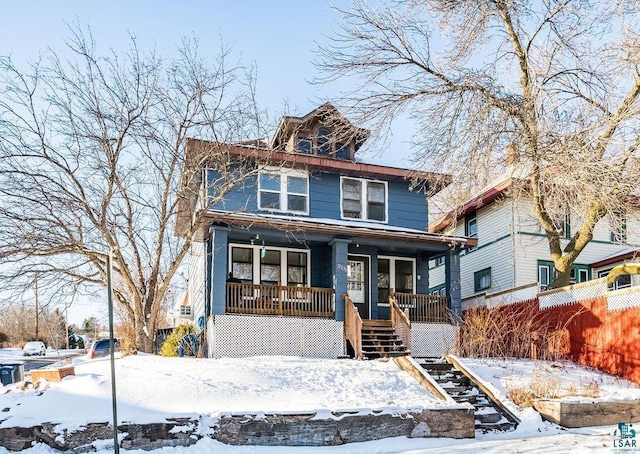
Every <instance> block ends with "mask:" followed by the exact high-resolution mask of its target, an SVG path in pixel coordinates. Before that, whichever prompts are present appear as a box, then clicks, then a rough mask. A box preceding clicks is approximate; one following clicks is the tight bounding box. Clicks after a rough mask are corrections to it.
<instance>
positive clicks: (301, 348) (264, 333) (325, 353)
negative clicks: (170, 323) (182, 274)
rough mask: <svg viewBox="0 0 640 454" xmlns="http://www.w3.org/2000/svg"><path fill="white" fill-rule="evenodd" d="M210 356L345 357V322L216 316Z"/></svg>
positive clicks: (211, 328)
mask: <svg viewBox="0 0 640 454" xmlns="http://www.w3.org/2000/svg"><path fill="white" fill-rule="evenodd" d="M207 328H208V347H209V356H210V357H212V358H221V357H224V356H226V357H232V358H242V357H247V356H271V355H282V356H304V357H310V358H336V357H338V356H340V355H342V354H344V341H343V337H344V336H343V332H344V323H343V322H338V321H336V320H331V319H321V318H300V317H275V316H260V315H215V316H212V317H211V318H210V319H209V323H208V327H207Z"/></svg>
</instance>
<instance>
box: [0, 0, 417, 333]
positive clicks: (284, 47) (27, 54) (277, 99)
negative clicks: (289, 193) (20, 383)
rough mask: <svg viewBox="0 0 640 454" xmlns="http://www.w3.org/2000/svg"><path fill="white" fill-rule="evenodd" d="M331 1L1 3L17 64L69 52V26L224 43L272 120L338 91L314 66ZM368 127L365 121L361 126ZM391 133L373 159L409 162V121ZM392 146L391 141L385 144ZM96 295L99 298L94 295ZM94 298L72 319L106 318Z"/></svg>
mask: <svg viewBox="0 0 640 454" xmlns="http://www.w3.org/2000/svg"><path fill="white" fill-rule="evenodd" d="M331 5H334V6H336V7H341V8H346V7H348V5H349V1H348V0H331V3H329V1H327V0H306V1H300V0H297V1H294V0H272V1H263V0H261V1H259V0H238V1H221V0H209V1H206V0H181V1H179V2H178V1H173V2H169V1H157V0H156V1H151V0H136V1H135V2H131V1H122V0H114V1H109V2H92V1H78V0H65V1H42V0H30V1H28V2H7V3H5V4H3V14H2V20H1V21H2V22H1V25H0V43H2V44H1V46H0V56H6V55H10V56H11V58H12V59H14V61H15V62H17V63H19V64H20V63H24V64H26V62H28V61H33V60H35V59H37V58H38V56H39V55H41V54H42V53H44V52H45V51H46V50H47V48H52V49H54V50H55V51H56V52H57V53H58V54H59V55H64V54H65V52H66V50H65V41H66V40H67V39H68V38H69V36H70V31H69V27H70V26H73V25H74V24H79V25H80V26H81V27H89V28H90V29H91V32H92V34H93V37H94V39H95V42H96V44H97V47H98V50H99V52H100V53H108V52H109V50H110V49H113V50H114V51H116V52H119V51H124V50H126V49H127V47H128V46H129V44H130V35H133V36H135V37H136V40H137V43H138V46H139V47H140V48H141V49H143V50H150V49H155V50H157V51H158V52H159V53H160V54H162V55H167V56H170V55H171V54H172V52H175V49H176V47H177V46H178V45H179V44H180V42H181V40H182V39H183V38H185V37H195V38H197V39H198V40H199V49H200V52H201V54H202V55H203V56H210V57H211V58H214V57H215V56H216V55H217V54H218V51H219V49H220V46H221V44H223V45H225V46H230V47H231V49H232V52H233V56H234V58H235V59H237V60H238V61H241V62H243V63H245V64H255V66H256V68H257V98H258V104H259V106H260V107H261V108H263V109H266V110H267V112H269V115H270V117H271V118H272V119H275V121H277V119H279V118H280V116H281V115H283V114H290V115H304V114H306V113H308V112H310V111H311V110H312V109H314V108H315V107H317V106H318V105H320V104H322V103H323V102H325V101H331V100H334V99H335V98H336V97H337V96H338V95H339V93H340V89H341V86H340V83H335V84H332V85H331V86H319V85H316V84H312V83H311V81H312V80H313V79H314V77H315V76H316V73H317V71H316V69H315V67H314V65H313V60H314V59H315V53H314V49H315V48H316V43H322V42H326V38H325V35H331V33H334V32H335V31H336V30H337V29H338V21H339V18H340V16H339V14H338V13H337V12H336V11H335V10H334V9H332V7H331ZM359 126H365V127H366V125H359ZM392 133H394V134H395V136H394V138H392V139H390V140H391V142H389V143H388V144H386V145H384V148H385V149H384V150H383V149H382V148H381V147H383V145H382V144H381V145H380V147H378V148H376V145H375V144H373V145H372V146H370V147H369V149H370V150H371V151H370V153H371V156H372V157H371V158H370V159H368V160H369V161H371V162H377V163H379V164H386V165H392V166H403V165H404V164H406V165H407V166H409V164H408V163H407V162H406V161H405V160H404V158H405V157H406V156H407V155H408V145H406V144H405V143H404V141H406V140H409V133H408V132H407V129H406V126H405V125H398V128H397V131H396V130H395V128H393V131H392ZM387 146H388V148H387ZM96 298H100V297H99V296H97V297H96ZM97 306H100V307H102V306H103V305H96V302H95V301H94V300H89V299H85V300H83V301H81V302H77V303H73V304H72V305H71V307H70V308H69V310H68V316H69V322H70V323H74V324H76V325H80V324H81V323H82V321H83V320H84V319H86V318H87V317H89V316H91V315H97V316H98V318H99V319H101V320H106V309H105V310H101V311H96V310H95V308H96V307H97Z"/></svg>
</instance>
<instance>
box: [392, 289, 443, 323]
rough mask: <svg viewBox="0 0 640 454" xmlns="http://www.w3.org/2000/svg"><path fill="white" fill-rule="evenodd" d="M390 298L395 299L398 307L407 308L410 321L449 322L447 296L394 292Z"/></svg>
mask: <svg viewBox="0 0 640 454" xmlns="http://www.w3.org/2000/svg"><path fill="white" fill-rule="evenodd" d="M390 298H393V299H394V300H395V301H396V303H397V304H398V307H399V308H400V309H402V310H404V309H408V311H409V320H411V321H412V322H427V323H450V322H451V317H450V315H449V307H448V305H447V298H446V297H444V296H435V295H417V294H415V293H399V292H394V293H392V294H391V296H390Z"/></svg>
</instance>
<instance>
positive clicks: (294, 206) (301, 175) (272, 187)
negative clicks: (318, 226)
mask: <svg viewBox="0 0 640 454" xmlns="http://www.w3.org/2000/svg"><path fill="white" fill-rule="evenodd" d="M258 181H259V188H258V206H259V207H260V209H262V210H273V211H285V212H293V213H305V214H306V213H308V211H309V176H308V174H307V173H306V172H300V171H293V170H289V169H285V170H267V171H265V172H262V173H261V174H260V176H259V180H258Z"/></svg>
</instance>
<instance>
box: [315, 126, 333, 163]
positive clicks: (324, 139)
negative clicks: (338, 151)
mask: <svg viewBox="0 0 640 454" xmlns="http://www.w3.org/2000/svg"><path fill="white" fill-rule="evenodd" d="M329 134H330V133H329V130H327V129H324V128H323V129H319V130H318V139H317V144H318V154H319V155H325V156H328V155H329V154H330V153H331V142H329Z"/></svg>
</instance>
